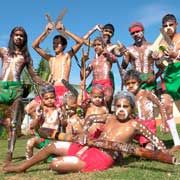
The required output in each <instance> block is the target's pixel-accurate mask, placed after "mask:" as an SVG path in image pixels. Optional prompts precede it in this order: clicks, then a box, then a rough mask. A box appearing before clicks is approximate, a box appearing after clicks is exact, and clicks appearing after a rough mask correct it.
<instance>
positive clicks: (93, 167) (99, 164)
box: [67, 143, 114, 172]
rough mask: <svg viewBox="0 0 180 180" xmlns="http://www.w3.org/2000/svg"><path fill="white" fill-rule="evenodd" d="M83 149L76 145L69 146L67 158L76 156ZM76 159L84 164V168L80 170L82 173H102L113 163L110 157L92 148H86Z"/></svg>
mask: <svg viewBox="0 0 180 180" xmlns="http://www.w3.org/2000/svg"><path fill="white" fill-rule="evenodd" d="M83 147H84V146H82V145H80V144H77V143H73V144H71V146H70V147H69V150H68V153H67V156H77V153H78V152H79V151H80V150H81V149H82V148H83ZM78 157H79V158H80V159H81V160H83V161H84V162H85V163H86V165H85V167H84V168H83V169H82V170H81V171H82V172H92V171H102V170H105V169H108V168H110V167H111V166H112V165H113V163H114V160H113V159H112V157H111V156H109V155H108V154H106V153H105V152H102V151H100V150H99V149H97V148H94V147H92V148H88V149H87V150H85V151H84V152H83V153H82V154H80V155H79V156H78Z"/></svg>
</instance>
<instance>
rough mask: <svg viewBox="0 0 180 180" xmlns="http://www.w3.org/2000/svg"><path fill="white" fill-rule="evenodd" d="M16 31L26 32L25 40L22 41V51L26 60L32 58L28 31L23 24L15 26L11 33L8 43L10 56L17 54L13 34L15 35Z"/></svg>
mask: <svg viewBox="0 0 180 180" xmlns="http://www.w3.org/2000/svg"><path fill="white" fill-rule="evenodd" d="M16 31H21V32H23V34H24V41H23V43H22V46H21V53H22V55H23V56H24V58H25V60H30V61H31V60H32V58H31V56H30V53H29V50H28V45H27V44H28V38H27V33H26V31H25V29H24V28H23V27H21V26H17V27H14V28H13V29H12V31H11V34H10V39H9V43H8V54H9V56H12V57H14V56H16V53H15V51H16V49H15V44H14V41H13V36H14V33H15V32H16Z"/></svg>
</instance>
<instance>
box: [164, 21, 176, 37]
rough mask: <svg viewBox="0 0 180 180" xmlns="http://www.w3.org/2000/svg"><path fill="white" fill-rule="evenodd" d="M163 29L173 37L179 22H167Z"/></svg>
mask: <svg viewBox="0 0 180 180" xmlns="http://www.w3.org/2000/svg"><path fill="white" fill-rule="evenodd" d="M163 29H164V31H165V32H166V33H167V34H168V36H173V35H174V33H175V32H176V29H177V22H176V21H174V20H169V21H166V22H165V23H164V24H163Z"/></svg>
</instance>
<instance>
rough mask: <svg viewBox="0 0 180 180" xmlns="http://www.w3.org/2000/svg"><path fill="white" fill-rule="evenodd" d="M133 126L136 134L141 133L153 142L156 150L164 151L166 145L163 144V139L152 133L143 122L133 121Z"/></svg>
mask: <svg viewBox="0 0 180 180" xmlns="http://www.w3.org/2000/svg"><path fill="white" fill-rule="evenodd" d="M133 126H134V127H135V128H136V130H137V134H141V135H143V136H144V137H145V138H147V139H148V140H150V142H151V143H152V144H154V145H155V146H156V148H157V149H158V150H162V151H166V146H165V145H164V143H163V141H161V140H160V139H159V138H158V137H157V136H156V135H155V134H153V133H152V132H151V131H150V130H149V129H148V128H147V127H146V126H145V125H144V124H141V123H140V122H137V121H134V122H133Z"/></svg>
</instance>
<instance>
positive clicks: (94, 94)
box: [90, 84, 104, 106]
mask: <svg viewBox="0 0 180 180" xmlns="http://www.w3.org/2000/svg"><path fill="white" fill-rule="evenodd" d="M90 99H91V102H92V103H93V104H94V105H95V106H102V105H103V103H104V89H103V87H102V86H101V85H99V84H96V85H93V86H92V89H91V93H90Z"/></svg>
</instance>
